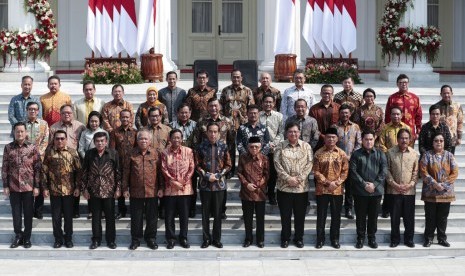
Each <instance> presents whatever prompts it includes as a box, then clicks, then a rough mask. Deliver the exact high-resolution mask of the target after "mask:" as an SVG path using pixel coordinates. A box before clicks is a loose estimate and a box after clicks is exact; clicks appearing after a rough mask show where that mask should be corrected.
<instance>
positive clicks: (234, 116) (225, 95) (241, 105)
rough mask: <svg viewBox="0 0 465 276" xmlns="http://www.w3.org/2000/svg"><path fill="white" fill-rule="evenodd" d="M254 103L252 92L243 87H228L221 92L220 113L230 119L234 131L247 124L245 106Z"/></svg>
mask: <svg viewBox="0 0 465 276" xmlns="http://www.w3.org/2000/svg"><path fill="white" fill-rule="evenodd" d="M254 103H255V101H254V99H253V94H252V90H250V88H248V87H246V86H244V85H241V86H238V87H234V86H233V85H230V86H227V87H225V88H224V89H223V91H221V98H220V104H221V106H222V107H223V109H222V113H223V115H224V116H226V117H228V118H229V119H231V121H232V123H233V126H234V130H237V129H239V126H240V125H241V124H245V123H246V122H247V106H248V105H251V104H254Z"/></svg>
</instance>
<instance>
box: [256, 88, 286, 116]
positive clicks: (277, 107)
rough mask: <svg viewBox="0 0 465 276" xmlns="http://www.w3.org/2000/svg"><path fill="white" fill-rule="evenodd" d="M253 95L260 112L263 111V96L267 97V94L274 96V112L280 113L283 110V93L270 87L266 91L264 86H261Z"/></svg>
mask: <svg viewBox="0 0 465 276" xmlns="http://www.w3.org/2000/svg"><path fill="white" fill-rule="evenodd" d="M252 94H253V98H254V101H255V104H256V105H258V107H259V108H260V110H262V108H263V96H265V95H266V94H271V95H273V96H274V100H275V101H274V103H275V104H274V108H273V110H274V111H279V110H280V109H281V101H282V99H281V92H280V91H279V90H278V89H276V88H274V87H272V86H270V87H269V88H268V89H267V90H265V88H263V86H259V87H257V88H255V89H254V90H253V91H252Z"/></svg>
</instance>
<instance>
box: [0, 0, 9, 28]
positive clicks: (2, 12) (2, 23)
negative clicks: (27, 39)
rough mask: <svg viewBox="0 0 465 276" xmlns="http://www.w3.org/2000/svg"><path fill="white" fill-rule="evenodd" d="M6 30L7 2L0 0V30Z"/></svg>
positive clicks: (6, 0)
mask: <svg viewBox="0 0 465 276" xmlns="http://www.w3.org/2000/svg"><path fill="white" fill-rule="evenodd" d="M7 28H8V0H0V30H1V29H7Z"/></svg>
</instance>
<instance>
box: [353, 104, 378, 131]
mask: <svg viewBox="0 0 465 276" xmlns="http://www.w3.org/2000/svg"><path fill="white" fill-rule="evenodd" d="M354 123H356V124H358V125H359V127H360V129H361V130H362V131H364V130H371V131H373V132H374V133H375V135H376V138H377V139H378V137H379V136H380V135H381V131H382V130H383V128H384V111H383V109H382V108H381V107H379V106H377V105H371V106H369V105H367V104H364V105H362V106H361V107H360V108H359V109H358V111H357V113H356V115H355V118H354Z"/></svg>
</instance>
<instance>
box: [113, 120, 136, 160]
mask: <svg viewBox="0 0 465 276" xmlns="http://www.w3.org/2000/svg"><path fill="white" fill-rule="evenodd" d="M136 142H137V130H135V129H133V128H132V127H128V129H124V128H123V127H122V126H120V127H119V128H117V129H115V130H113V131H112V132H111V133H110V148H111V149H114V150H116V151H117V152H118V156H119V161H120V165H121V166H122V164H123V162H124V159H125V158H126V156H128V155H129V154H130V153H131V151H132V149H133V148H134V147H135V146H136Z"/></svg>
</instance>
